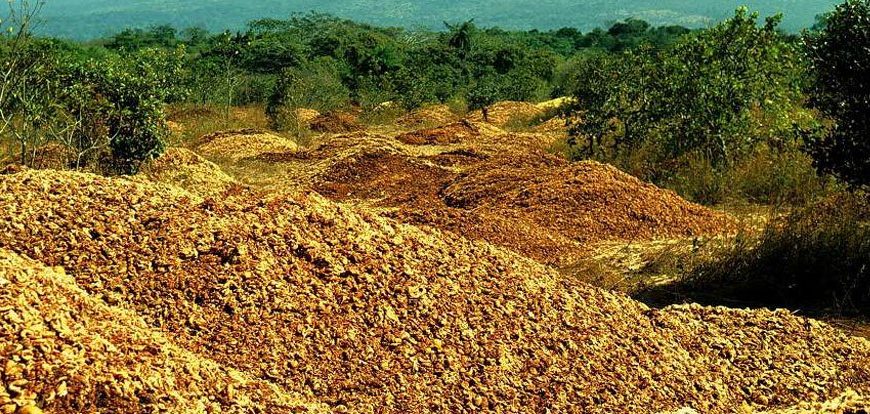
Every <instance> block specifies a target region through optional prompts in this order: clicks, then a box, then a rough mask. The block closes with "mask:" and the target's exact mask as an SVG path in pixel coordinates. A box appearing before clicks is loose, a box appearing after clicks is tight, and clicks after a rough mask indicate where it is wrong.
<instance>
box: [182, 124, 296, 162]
mask: <svg viewBox="0 0 870 414" xmlns="http://www.w3.org/2000/svg"><path fill="white" fill-rule="evenodd" d="M298 148H299V146H298V145H297V144H296V142H295V141H293V140H292V139H289V138H284V137H279V136H277V135H273V134H270V133H268V132H266V131H263V130H259V129H240V130H233V131H221V132H216V133H213V134H209V135H206V136H203V137H202V138H200V140H199V145H197V147H196V151H197V152H198V153H200V154H202V155H204V156H206V157H208V158H214V159H224V160H231V161H238V160H240V159H243V158H248V157H254V156H257V155H259V154H265V153H274V152H290V151H296V150H297V149H298Z"/></svg>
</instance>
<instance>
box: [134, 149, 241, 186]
mask: <svg viewBox="0 0 870 414" xmlns="http://www.w3.org/2000/svg"><path fill="white" fill-rule="evenodd" d="M141 173H142V175H143V176H144V177H147V178H148V179H149V180H151V181H154V182H159V183H165V184H172V185H175V186H178V187H181V188H183V189H185V190H187V191H190V192H191V193H194V194H197V195H200V196H203V197H216V196H220V195H222V194H223V193H225V192H227V191H229V190H230V189H232V188H234V187H237V186H239V183H238V182H236V180H235V179H233V178H232V177H230V176H229V175H227V173H225V172H224V171H223V170H221V169H220V167H218V166H217V165H216V164H215V163H213V162H211V161H208V160H206V159H205V158H203V157H201V156H199V155H197V154H196V153H194V152H193V151H190V150H188V149H185V148H176V147H171V148H167V149H166V152H165V153H163V155H161V156H160V157H159V158H157V159H156V160H153V161H151V162H150V163H148V164H146V165H145V166H144V167H143V168H142V171H141Z"/></svg>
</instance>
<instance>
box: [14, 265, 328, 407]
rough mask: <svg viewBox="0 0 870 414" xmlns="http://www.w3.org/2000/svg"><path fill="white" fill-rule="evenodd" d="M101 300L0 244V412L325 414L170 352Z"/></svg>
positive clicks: (134, 318) (161, 337)
mask: <svg viewBox="0 0 870 414" xmlns="http://www.w3.org/2000/svg"><path fill="white" fill-rule="evenodd" d="M101 297H102V295H101V294H97V295H92V294H89V293H87V292H85V291H83V290H82V289H81V288H80V287H79V286H78V285H77V283H76V280H75V279H74V278H72V277H70V276H67V275H66V274H64V273H63V271H62V270H59V269H50V268H46V267H44V266H42V265H41V264H39V263H36V262H34V261H32V260H27V259H23V258H21V257H20V256H18V255H16V254H14V253H11V252H9V251H6V250H0V328H2V329H0V412H2V413H10V414H12V413H17V414H25V413H27V414H37V413H41V412H47V413H52V414H66V413H69V414H79V413H86V412H87V413H92V412H93V413H96V412H101V413H143V414H144V413H153V412H171V413H206V412H210V413H217V412H223V413H249V412H269V413H297V412H323V413H325V412H327V410H326V409H325V407H323V406H319V405H316V404H312V403H310V402H309V401H306V400H307V399H306V398H302V397H299V396H291V395H290V394H288V393H287V392H285V391H284V390H282V389H280V388H279V387H277V386H275V385H272V384H270V383H268V382H267V381H261V380H255V379H253V378H251V377H250V376H249V375H247V374H244V373H241V372H238V371H236V370H233V369H228V368H226V367H223V366H221V365H219V364H217V363H215V362H213V361H210V360H208V359H205V358H202V357H200V356H197V355H195V354H193V353H191V352H189V351H187V350H185V349H182V348H179V347H178V346H177V345H175V344H174V343H173V341H172V340H171V339H170V338H168V337H167V336H166V335H165V334H163V333H161V332H159V330H157V329H155V328H154V327H151V326H148V325H147V324H145V323H144V322H143V321H142V318H141V317H139V316H138V315H136V314H135V313H133V312H130V311H128V310H124V309H122V307H118V306H111V305H108V304H107V303H106V302H105V301H104V300H101V299H100V298H101ZM121 305H123V304H121Z"/></svg>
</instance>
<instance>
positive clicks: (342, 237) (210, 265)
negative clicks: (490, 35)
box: [0, 171, 870, 413]
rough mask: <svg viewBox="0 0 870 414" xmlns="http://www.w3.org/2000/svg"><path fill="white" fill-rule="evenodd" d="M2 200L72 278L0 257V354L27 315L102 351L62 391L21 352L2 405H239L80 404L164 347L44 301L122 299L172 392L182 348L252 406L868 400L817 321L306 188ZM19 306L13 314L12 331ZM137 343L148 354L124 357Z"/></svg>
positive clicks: (109, 188) (835, 341)
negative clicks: (105, 344) (656, 285)
mask: <svg viewBox="0 0 870 414" xmlns="http://www.w3.org/2000/svg"><path fill="white" fill-rule="evenodd" d="M0 190H2V191H0V248H4V249H8V250H10V251H11V252H14V253H15V254H24V255H27V256H29V257H31V258H33V259H36V260H39V261H40V262H42V263H44V264H47V265H52V266H58V265H59V266H63V267H64V268H65V269H66V270H67V272H69V274H70V276H71V277H70V278H64V277H62V276H59V275H50V274H47V275H45V276H38V277H37V278H36V279H34V278H33V277H32V276H28V274H32V273H27V271H25V272H19V271H17V270H16V266H23V267H25V268H26V267H29V266H31V265H30V264H27V263H26V262H22V261H21V260H19V259H16V256H14V255H10V254H9V253H5V252H0V254H2V255H3V257H7V259H5V260H6V262H2V261H0V264H2V263H9V265H8V266H7V268H8V271H7V270H6V268H4V272H5V273H2V274H0V276H2V277H0V286H3V288H2V289H0V322H2V323H3V325H2V326H3V329H2V330H0V332H3V334H0V356H3V354H2V352H5V351H4V350H12V351H13V352H15V349H17V348H16V347H17V345H16V344H18V343H19V342H20V341H21V338H30V337H32V335H33V333H32V331H33V329H31V328H28V326H36V327H39V326H43V325H45V326H48V327H54V328H53V329H55V330H61V332H62V333H61V334H60V335H62V336H63V337H65V338H70V339H74V338H79V337H80V338H83V339H82V340H86V341H91V339H89V337H88V335H99V334H104V335H107V337H108V338H111V340H113V341H115V345H114V347H115V348H119V349H120V350H121V352H119V353H117V354H115V353H113V354H112V358H114V359H113V360H112V361H113V362H112V363H111V364H109V365H106V368H105V370H102V371H97V372H93V367H91V368H87V370H86V368H85V367H81V366H79V367H76V366H73V367H71V368H69V370H68V371H58V372H56V373H54V374H53V375H56V376H57V377H56V378H57V381H61V380H62V378H63V377H65V374H66V373H67V372H69V373H70V374H77V375H78V376H75V377H74V378H75V379H76V381H77V382H76V384H81V385H80V386H79V387H76V388H69V389H68V390H67V391H66V392H65V393H58V392H56V391H55V388H53V387H59V386H60V385H57V384H55V383H54V382H52V381H51V380H48V381H45V380H44V379H43V378H46V377H45V376H46V375H47V373H43V372H41V371H36V370H35V368H30V370H27V368H28V367H31V365H30V364H29V362H30V361H32V362H33V364H32V366H33V367H43V366H45V364H46V363H51V362H52V361H54V360H53V359H51V356H45V357H43V356H42V354H40V353H36V354H35V356H36V357H37V358H35V359H34V357H32V356H31V357H30V358H29V359H28V358H25V357H24V356H20V357H16V356H15V355H13V356H12V358H13V360H14V361H22V362H24V363H26V364H25V370H24V371H20V370H18V369H17V368H16V366H17V365H14V366H13V368H12V372H14V373H17V374H16V375H17V376H16V379H14V380H13V381H12V382H10V383H8V384H7V383H6V381H7V380H6V377H5V376H0V390H2V389H4V388H8V389H9V390H10V394H13V395H12V398H11V399H9V400H8V401H11V402H9V404H19V401H18V399H16V396H18V395H21V391H20V389H21V388H20V387H21V386H22V384H24V385H27V384H38V385H39V388H34V389H32V390H30V389H28V393H27V395H28V396H29V398H28V400H27V401H24V402H22V404H19V405H23V404H31V403H32V402H34V401H35V402H36V403H37V404H40V405H42V406H46V405H45V404H46V401H48V399H49V398H51V401H52V404H53V405H52V407H58V409H56V410H50V411H49V412H60V413H67V412H76V411H75V409H76V408H81V407H85V408H86V410H85V411H88V412H150V411H146V409H147V408H148V407H149V406H148V404H146V403H143V401H144V402H148V401H155V399H156V401H163V400H164V395H165V394H169V395H174V396H176V397H175V398H177V399H178V401H179V402H183V403H194V402H195V401H207V400H211V399H210V397H211V396H215V394H216V393H221V392H224V394H223V395H224V398H226V400H224V401H218V402H219V403H221V404H226V406H224V407H215V408H216V409H215V410H213V411H211V412H243V411H240V410H237V409H236V406H234V404H235V402H234V401H236V400H235V399H234V398H233V396H234V395H235V394H234V392H233V391H232V389H233V388H232V387H230V388H229V390H227V388H224V391H221V388H219V387H220V386H221V384H225V383H226V382H227V381H228V380H227V379H225V377H224V376H223V374H222V373H221V372H223V371H220V368H219V367H217V366H213V365H209V367H208V371H204V370H203V371H199V372H197V374H198V375H204V374H203V372H205V373H206V374H208V375H210V377H211V378H214V382H215V383H216V384H218V385H217V386H216V387H215V388H201V389H199V391H196V392H194V391H184V392H182V393H180V394H179V393H172V392H173V391H172V389H171V386H169V385H168V386H166V387H165V388H161V389H158V390H157V391H160V392H154V391H155V390H153V389H152V388H149V387H139V386H135V384H134V385H132V386H131V387H130V388H129V389H127V390H122V391H121V392H119V393H118V397H117V398H115V399H114V400H113V401H117V403H116V404H117V405H115V407H124V408H125V409H122V410H120V411H117V410H116V411H112V409H111V406H110V407H102V408H101V407H93V406H91V405H85V406H82V405H78V404H79V402H77V401H78V399H81V401H82V402H83V403H85V404H94V403H95V402H100V401H103V400H99V399H94V398H92V397H91V395H93V394H90V392H91V391H89V390H92V389H94V388H91V387H99V385H94V384H93V383H92V382H91V381H101V378H104V375H105V372H111V369H112V368H113V367H114V366H127V365H133V366H136V364H140V365H141V364H149V363H150V362H149V361H151V360H152V359H147V360H145V361H144V362H138V361H140V358H145V357H146V356H147V357H148V358H156V359H157V361H156V362H155V363H160V361H162V360H163V359H165V357H164V356H163V355H161V354H160V353H159V352H158V350H159V348H154V347H153V346H150V347H149V344H148V342H147V341H151V340H150V339H148V338H145V339H143V340H141V341H138V340H136V338H132V339H131V338H128V337H126V336H123V335H120V334H119V333H118V332H121V333H123V332H125V330H124V328H123V327H116V325H112V323H111V321H112V320H114V318H113V317H112V316H111V314H110V313H108V312H109V311H108V310H105V311H102V310H101V311H100V312H102V313H101V314H100V315H103V316H100V315H97V316H98V317H99V320H100V321H106V322H100V324H97V323H91V322H85V323H88V324H89V325H88V326H87V327H86V329H87V330H85V331H83V332H82V333H81V336H69V334H66V333H63V332H65V331H64V330H63V329H64V327H65V326H69V325H71V324H72V322H71V321H69V317H68V316H65V315H69V313H67V312H64V311H59V312H56V311H54V309H56V308H57V307H61V309H65V307H66V306H68V305H66V304H65V303H70V301H71V300H72V301H76V302H78V301H82V303H90V305H88V306H90V307H91V308H94V309H97V308H99V309H104V308H105V304H107V305H111V306H117V307H119V308H124V309H129V310H130V311H135V312H136V313H137V314H138V316H139V317H141V318H142V320H144V322H145V323H147V324H148V325H150V326H151V327H152V328H155V329H154V331H159V332H162V333H163V334H165V335H166V336H167V337H168V339H169V340H171V341H172V342H173V343H175V344H178V346H180V347H182V348H183V349H184V352H183V353H179V355H180V358H182V359H180V360H179V362H178V366H179V367H181V368H180V369H181V370H180V371H178V372H179V373H178V374H177V375H176V377H177V378H178V380H177V381H179V382H178V388H181V389H182V390H190V388H188V387H186V386H184V385H183V384H186V383H187V382H185V381H188V380H187V377H185V376H184V375H186V374H184V373H185V372H190V370H189V369H188V370H187V371H184V369H183V367H184V366H185V364H189V363H192V362H188V361H192V360H193V358H199V357H202V358H207V359H208V360H211V361H214V362H215V363H217V364H220V366H223V367H227V368H230V369H235V370H239V371H241V372H242V373H243V374H244V375H248V376H250V378H254V379H259V380H262V381H265V382H268V383H271V384H274V385H276V386H278V387H280V389H279V390H274V392H272V391H270V390H271V388H268V387H267V385H266V383H265V382H264V383H263V385H257V384H251V385H250V386H248V387H247V388H245V390H246V391H245V392H247V390H249V389H252V392H251V393H250V394H246V395H245V396H244V397H239V398H245V399H248V398H249V399H250V400H249V402H250V405H251V406H261V407H262V406H273V405H274V404H275V402H274V401H292V398H293V397H292V396H293V395H301V396H306V395H311V396H313V397H314V398H315V402H320V403H326V404H328V405H329V406H330V408H331V410H332V411H334V412H350V413H356V412H359V413H363V412H385V413H388V412H445V411H450V412H481V411H489V412H530V413H531V412H543V411H546V410H547V409H549V410H552V411H553V412H589V413H605V412H661V411H668V410H676V409H679V408H681V407H686V406H688V407H693V408H696V409H699V410H701V411H702V412H710V413H718V412H729V411H731V409H733V408H734V407H741V406H744V407H747V409H748V410H747V412H750V411H749V409H751V408H756V409H766V408H779V407H784V406H789V405H792V404H796V403H800V402H802V401H820V400H821V401H823V400H826V399H829V398H832V397H835V396H837V395H839V394H840V393H842V392H845V391H847V390H848V389H854V390H855V391H858V392H859V393H862V394H865V393H866V392H868V391H870V363H868V361H870V343H868V342H867V341H866V340H863V339H858V338H848V337H846V336H845V335H844V334H843V333H840V332H838V331H836V330H835V329H833V328H831V327H829V326H827V325H824V324H822V323H819V322H816V321H812V320H807V319H803V318H799V317H796V316H794V315H792V314H791V313H789V312H787V311H777V312H772V311H767V310H757V311H743V310H729V309H724V308H715V309H714V308H703V307H700V306H696V305H695V306H679V307H671V308H666V309H663V310H651V309H649V308H647V307H645V306H644V305H643V304H641V303H639V302H635V301H634V300H631V299H629V298H628V297H625V296H622V295H619V294H613V293H609V292H606V291H603V290H600V289H597V288H594V287H591V286H588V285H584V284H580V283H576V282H575V281H572V280H571V279H570V278H563V277H561V276H559V275H558V274H557V273H555V272H554V271H552V270H551V269H548V268H546V267H544V266H541V265H539V264H537V263H535V262H532V261H530V260H527V259H523V258H521V257H519V256H516V255H513V254H510V253H507V252H505V251H502V250H500V249H497V248H494V247H491V246H487V245H485V244H483V243H473V242H469V241H467V240H465V239H462V238H457V237H445V236H444V235H443V234H441V233H439V232H435V231H427V230H421V229H415V228H413V227H410V226H404V225H399V224H397V223H395V222H393V221H390V220H386V219H383V218H380V217H377V215H373V214H370V213H366V212H362V211H355V210H354V209H352V208H349V207H343V206H339V205H336V204H333V203H331V202H328V201H326V200H323V199H322V198H320V197H318V196H316V195H312V194H297V195H282V196H275V197H267V198H263V197H262V195H259V194H256V193H250V194H249V195H248V196H247V197H244V196H240V197H237V198H235V199H234V200H232V201H222V200H220V199H217V200H215V199H212V200H206V201H204V202H195V201H193V200H192V199H191V198H190V197H188V196H185V195H184V192H183V191H181V190H178V191H175V192H167V191H166V190H165V189H164V188H163V187H159V186H155V185H151V184H148V183H136V182H133V181H130V180H126V179H109V178H101V177H97V176H94V175H88V174H80V173H68V172H57V171H25V172H22V173H18V174H13V175H7V176H0ZM36 267H37V268H38V266H36ZM36 271H37V272H45V270H36ZM7 275H8V276H7ZM55 281H56V282H55ZM55 283H64V284H65V286H68V287H63V286H61V287H60V288H57V289H56V288H54V287H53V286H54V284H55ZM40 286H43V287H40ZM33 292H42V293H41V294H39V295H37V294H35V293H33ZM40 295H41V296H40ZM88 297H91V298H94V300H91V299H87V298H88ZM66 298H75V299H66ZM21 314H24V315H26V316H27V317H28V318H30V319H32V323H29V324H28V325H23V326H22V327H19V325H20V323H19V321H20V320H21V318H20V315H21ZM78 314H81V315H84V316H88V315H91V314H92V313H91V311H89V310H88V311H87V312H84V313H82V312H79V313H78ZM129 319H135V320H137V321H138V320H139V318H138V317H136V318H132V317H130V318H129ZM130 324H131V326H134V327H136V329H137V330H139V331H142V332H151V330H149V329H148V328H147V327H146V326H145V325H144V324H143V323H141V322H131V323H130ZM6 325H10V326H6ZM103 325H105V326H103ZM76 329H78V328H76ZM79 331H82V330H81V329H79ZM44 332H45V334H44V335H45V339H40V340H41V341H43V343H45V341H55V342H48V343H49V344H51V343H58V344H59V345H58V346H61V344H63V343H64V342H60V341H58V340H57V339H56V338H57V336H56V335H58V334H55V333H53V331H52V330H51V328H46V330H44ZM142 335H150V334H147V333H143V334H142ZM94 340H96V341H99V339H98V338H97V339H94ZM142 342H144V346H145V348H144V350H143V351H141V352H144V353H145V354H138V353H127V352H124V351H123V350H125V349H134V350H135V349H141V348H137V347H141V346H143V345H142V344H141V343H142ZM36 349H43V348H40V347H36ZM164 349H171V348H164ZM34 352H35V351H34ZM94 352H96V351H94ZM179 352H180V351H179ZM27 355H34V353H33V352H31V353H28V354H27ZM62 355H65V354H62ZM149 355H150V356H149ZM4 359H5V358H4ZM61 361H62V360H61ZM100 361H102V360H100ZM101 364H102V362H101ZM209 364H211V363H209ZM9 366H10V365H9V364H7V368H6V369H7V374H6V375H7V376H8V375H9V374H8V372H9V371H8V370H9V368H8V367H9ZM212 367H213V368H212ZM138 369H139V368H138V367H137V368H136V370H138ZM144 369H149V368H148V366H147V365H146V366H145V367H144ZM19 371H20V372H19ZM194 372H196V371H194ZM189 375H190V376H191V377H195V375H196V374H194V373H191V374H189ZM230 375H231V374H230ZM18 378H20V379H18ZM50 378H55V377H50ZM43 381H45V382H43ZM142 381H145V382H146V383H148V382H147V381H148V380H147V379H143V380H142ZM245 381H248V380H243V379H241V380H239V382H245ZM248 383H250V381H248ZM264 387H266V388H264ZM163 389H167V390H166V391H165V393H164V391H162V390H163ZM256 390H259V391H256ZM253 391H256V393H255V392H253ZM61 394H62V395H61ZM188 394H191V395H188ZM2 398H4V397H3V395H0V404H6V403H7V401H6V400H2ZM130 401H133V402H132V405H131V403H130ZM136 401H138V403H137V402H136ZM298 401H303V402H304V401H306V400H304V399H301V400H298ZM113 404H114V403H113ZM125 404H126V405H125ZM282 404H283V403H282ZM300 405H306V406H308V405H307V404H304V403H300ZM310 407H311V408H312V409H316V408H317V407H316V406H310ZM11 408H12V409H13V410H14V408H15V406H14V405H11ZM92 408H94V410H91V409H92ZM127 408H129V409H127ZM7 412H8V411H7ZM19 412H24V411H19ZM28 412H30V411H28ZM173 412H183V411H181V410H173ZM244 412H255V410H250V411H244ZM262 412H279V413H280V412H291V410H286V409H277V408H275V409H267V410H266V411H262Z"/></svg>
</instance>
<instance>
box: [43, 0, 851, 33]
mask: <svg viewBox="0 0 870 414" xmlns="http://www.w3.org/2000/svg"><path fill="white" fill-rule="evenodd" d="M835 3H836V1H835V0H745V1H734V0H714V1H704V2H698V1H691V0H663V1H656V2H648V1H642V0H615V1H604V0H587V1H583V2H576V1H569V0H511V1H498V0H476V1H460V0H445V1H438V2H424V1H409V0H386V1H374V0H335V1H328V2H323V1H316V0H296V1H292V2H291V1H283V0H262V1H256V2H237V1H231V0H208V1H206V0H195V1H181V0H136V1H125V2H117V1H109V0H54V1H49V2H48V4H47V5H46V8H45V15H44V17H45V22H44V24H43V25H42V31H43V32H44V33H46V34H51V35H57V36H63V37H71V38H77V39H85V38H93V37H97V36H102V35H105V34H107V33H113V32H116V31H118V30H120V29H124V28H128V27H143V26H148V25H152V24H164V23H170V24H173V25H175V26H178V27H189V26H203V27H205V28H208V29H210V30H215V31H219V30H224V29H227V28H230V29H241V28H242V27H244V24H245V22H247V21H249V20H252V19H259V18H264V17H272V18H283V17H286V16H288V15H289V14H291V13H294V12H308V11H318V12H325V13H332V14H335V15H338V16H340V17H345V18H352V19H354V20H358V21H361V22H367V23H374V24H378V25H389V26H402V27H407V28H414V27H426V28H432V29H440V28H442V27H443V23H442V22H444V21H462V20H467V19H472V18H474V19H475V21H476V22H477V23H479V24H481V25H483V26H500V27H503V28H509V29H532V28H537V29H551V28H558V27H566V26H568V27H578V28H580V29H581V30H591V29H592V28H594V27H599V26H606V25H607V24H608V23H609V22H612V21H615V20H620V19H625V18H628V17H636V18H642V19H645V20H648V21H649V22H651V23H653V24H654V25H662V24H681V25H685V26H693V27H698V26H706V25H708V24H710V23H711V22H715V21H719V20H721V19H723V18H725V17H728V16H729V15H731V14H732V13H733V11H734V9H735V8H736V7H737V6H739V5H741V4H746V5H748V6H749V7H750V8H752V9H754V10H759V11H760V12H762V13H763V14H773V13H776V12H783V13H785V21H784V25H783V27H784V28H785V29H787V30H793V31H796V30H799V29H800V28H804V27H808V26H810V25H812V24H813V21H814V18H815V16H816V15H817V14H820V13H823V12H826V11H828V10H830V9H831V8H832V6H833V5H834V4H835Z"/></svg>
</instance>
